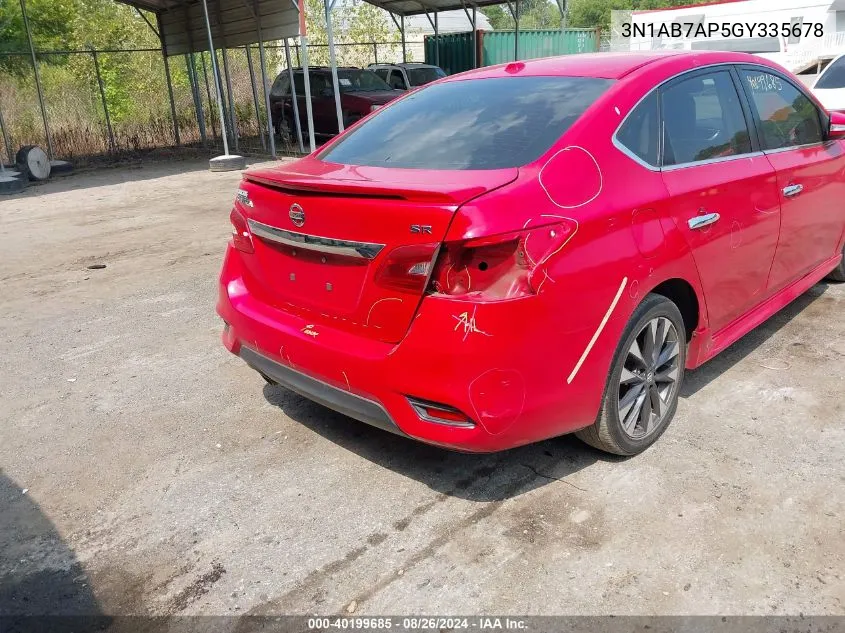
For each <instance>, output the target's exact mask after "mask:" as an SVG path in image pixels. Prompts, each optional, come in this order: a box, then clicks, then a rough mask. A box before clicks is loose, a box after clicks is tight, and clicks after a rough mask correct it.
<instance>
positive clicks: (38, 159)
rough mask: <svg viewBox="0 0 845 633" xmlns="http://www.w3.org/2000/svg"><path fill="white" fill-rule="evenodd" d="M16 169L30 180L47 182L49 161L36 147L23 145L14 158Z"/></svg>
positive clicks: (41, 150)
mask: <svg viewBox="0 0 845 633" xmlns="http://www.w3.org/2000/svg"><path fill="white" fill-rule="evenodd" d="M15 161H16V162H17V164H18V169H19V170H20V171H21V172H22V173H24V174H26V175H27V176H28V177H29V179H30V180H47V179H48V178H49V177H50V159H49V158H47V154H45V153H44V150H43V149H41V148H40V147H38V146H37V145H24V146H23V147H21V148H20V149H19V150H18V153H17V155H16V156H15Z"/></svg>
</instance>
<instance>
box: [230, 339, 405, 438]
mask: <svg viewBox="0 0 845 633" xmlns="http://www.w3.org/2000/svg"><path fill="white" fill-rule="evenodd" d="M238 355H239V356H240V357H241V358H242V359H243V361H244V362H245V363H246V364H247V365H249V366H250V367H252V368H253V369H254V370H255V371H257V372H258V373H259V374H261V375H263V376H266V377H267V378H269V379H270V380H272V381H273V382H275V383H277V384H279V385H281V386H282V387H285V388H286V389H290V390H291V391H295V392H296V393H298V394H299V395H301V396H304V397H306V398H308V399H309V400H313V401H314V402H316V403H318V404H321V405H323V406H324V407H328V408H329V409H333V410H335V411H337V412H338V413H342V414H344V415H348V416H349V417H350V418H354V419H356V420H359V421H361V422H365V423H367V424H370V425H372V426H375V427H378V428H380V429H382V430H384V431H390V432H391V433H396V434H398V435H404V433H402V431H401V430H400V429H399V427H398V426H396V423H395V422H394V421H393V420H392V419H391V417H390V415H389V414H388V413H387V411H385V410H384V407H382V406H381V405H380V404H379V403H378V402H374V401H373V400H368V399H367V398H362V397H361V396H356V395H355V394H354V393H349V392H348V391H343V390H342V389H338V388H337V387H333V386H331V385H329V384H327V383H325V382H323V381H321V380H317V379H316V378H312V377H311V376H307V375H306V374H303V373H302V372H299V371H296V370H295V369H292V368H290V367H285V366H284V365H282V364H281V363H277V362H276V361H274V360H272V359H270V358H267V357H266V356H263V355H262V354H260V353H258V352H256V351H255V350H252V349H250V348H248V347H244V346H241V349H240V352H239V354H238Z"/></svg>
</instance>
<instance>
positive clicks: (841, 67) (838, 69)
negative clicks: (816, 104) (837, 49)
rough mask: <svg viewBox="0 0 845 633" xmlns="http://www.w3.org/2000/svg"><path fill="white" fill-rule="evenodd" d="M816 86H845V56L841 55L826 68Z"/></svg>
mask: <svg viewBox="0 0 845 633" xmlns="http://www.w3.org/2000/svg"><path fill="white" fill-rule="evenodd" d="M815 87H816V88H845V57H840V58H839V59H837V60H835V61H834V62H833V63H832V64H831V65H830V66H828V67H827V68H825V71H824V72H823V73H822V76H821V77H819V80H818V81H817V82H816V86H815Z"/></svg>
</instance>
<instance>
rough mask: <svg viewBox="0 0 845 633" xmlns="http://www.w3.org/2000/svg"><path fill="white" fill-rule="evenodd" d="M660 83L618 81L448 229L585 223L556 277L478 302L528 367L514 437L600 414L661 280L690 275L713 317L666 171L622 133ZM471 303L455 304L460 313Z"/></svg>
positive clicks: (560, 428)
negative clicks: (629, 146) (620, 139)
mask: <svg viewBox="0 0 845 633" xmlns="http://www.w3.org/2000/svg"><path fill="white" fill-rule="evenodd" d="M661 76H662V75H661ZM655 80H656V79H655ZM652 85H653V84H652ZM648 86H649V84H648V83H646V84H645V87H644V86H643V85H642V84H641V83H639V82H638V83H637V84H635V85H627V84H617V85H616V86H614V87H613V88H611V90H610V91H609V92H608V93H606V95H605V96H604V97H603V98H602V99H601V100H600V101H598V102H597V103H596V104H594V106H592V107H591V108H590V109H589V110H588V112H587V113H585V115H584V116H583V117H582V118H581V119H580V120H579V122H578V123H577V124H576V125H575V126H573V127H572V128H571V129H570V130H569V132H568V133H567V134H565V135H564V137H563V138H562V139H561V140H560V141H559V142H558V143H556V144H555V146H554V147H553V148H552V149H551V150H550V151H549V152H547V154H546V155H545V156H544V157H543V158H542V159H540V160H539V161H537V162H536V163H534V164H531V165H528V166H526V167H524V168H521V169H520V176H519V178H518V179H517V181H516V182H514V183H512V184H511V185H508V186H506V187H504V188H502V189H499V190H497V191H494V192H492V193H489V194H486V195H485V196H483V197H482V198H480V199H478V200H477V201H476V202H475V203H469V204H467V205H464V206H463V207H462V208H461V209H460V210H459V212H458V214H457V215H456V217H455V219H454V220H453V223H452V226H451V227H450V231H449V234H448V239H464V238H467V237H473V236H478V235H494V234H496V233H505V232H508V231H515V230H520V229H523V228H525V227H528V228H530V227H534V226H540V225H542V224H548V223H553V222H555V221H559V220H560V219H561V218H567V219H570V220H573V221H575V222H577V225H578V227H577V230H576V232H575V234H574V235H573V236H572V237H571V238H570V240H569V241H568V242H567V243H566V244H565V246H564V247H563V248H562V249H560V251H559V252H557V253H556V254H554V255H553V256H552V257H550V258H549V261H548V267H547V273H548V278H547V279H546V280H545V281H544V282H543V284H542V285H541V287H540V290H539V292H538V294H537V295H536V296H533V297H529V298H526V299H519V300H514V301H513V302H512V303H513V304H514V305H511V306H507V305H506V304H507V303H508V302H491V303H489V304H484V303H481V304H478V305H477V308H476V310H475V313H474V314H475V319H476V322H477V323H478V324H479V327H480V328H482V329H483V330H484V331H485V332H486V333H488V334H489V335H490V337H489V338H488V339H487V340H477V341H476V342H475V343H474V344H476V345H491V346H492V345H495V342H494V339H495V337H496V335H497V334H499V335H502V336H507V338H508V340H509V342H510V346H509V349H508V350H507V351H506V352H504V353H503V356H504V357H505V358H506V362H505V363H504V366H505V368H516V369H518V370H519V371H520V372H521V374H522V375H521V379H522V381H523V382H524V384H525V389H526V398H525V402H526V405H525V410H524V412H523V422H522V423H521V424H520V425H516V426H515V427H514V432H515V433H516V432H519V433H522V434H524V437H519V438H512V439H513V441H514V442H516V443H521V442H525V441H533V440H536V439H541V438H543V437H550V436H555V435H559V434H562V433H568V432H571V431H574V430H577V428H581V427H584V426H588V425H590V424H592V423H593V422H594V421H595V419H596V416H597V414H598V411H599V407H600V403H601V398H602V394H603V391H604V387H605V384H606V382H607V376H608V373H609V370H610V366H611V361H612V359H613V356H614V353H615V351H616V347H617V345H618V343H619V340H620V338H621V336H622V333H623V330H624V328H625V326H626V324H627V322H628V320H629V319H630V317H631V314H632V313H633V312H634V310H635V309H636V307H637V306H638V305H639V304H640V303H641V302H642V300H643V299H644V298H645V296H646V295H647V294H648V293H649V292H650V291H651V290H653V289H654V288H655V287H656V286H658V285H659V284H660V283H662V282H664V281H666V280H669V279H675V278H679V279H683V280H685V281H687V282H688V283H689V284H690V285H691V286H692V287H693V289H694V290H695V292H696V294H697V296H698V299H699V304H700V306H701V312H702V313H701V315H700V320H699V329H702V328H706V322H707V319H706V304H705V301H704V298H703V297H702V296H701V285H700V282H699V278H698V272H697V270H696V267H695V263H694V261H693V259H692V255H691V253H690V251H689V247H688V245H687V243H686V241H685V240H684V239H683V236H682V235H681V234H680V232H679V230H678V228H677V226H676V225H675V223H674V221H673V220H672V216H671V213H670V212H669V211H670V205H671V202H670V201H669V200H668V198H667V193H666V189H665V186H664V185H663V180H662V178H661V176H660V173H659V172H657V171H651V170H649V169H647V168H645V167H643V166H641V165H639V164H638V163H636V162H634V161H633V160H632V159H631V158H629V157H628V156H626V155H624V154H623V153H622V152H621V151H620V150H618V149H617V148H616V147H614V146H613V144H612V141H611V136H612V134H613V132H614V131H615V130H616V128H617V127H618V125H619V124H620V123H621V121H622V120H623V119H624V117H625V115H626V114H627V113H628V111H629V110H630V109H631V108H632V107H633V106H634V105H636V103H637V102H638V101H639V99H640V98H641V97H642V96H643V95H644V94H646V92H647V91H648V89H647V88H648ZM515 201H516V202H515ZM517 304H518V305H517ZM460 307H461V306H459V305H454V306H452V308H453V311H454V313H455V314H459V308H460ZM452 324H454V322H453V323H452ZM460 344H462V342H461V341H455V345H460ZM562 411H565V412H566V413H565V415H564V414H562V413H561V412H562Z"/></svg>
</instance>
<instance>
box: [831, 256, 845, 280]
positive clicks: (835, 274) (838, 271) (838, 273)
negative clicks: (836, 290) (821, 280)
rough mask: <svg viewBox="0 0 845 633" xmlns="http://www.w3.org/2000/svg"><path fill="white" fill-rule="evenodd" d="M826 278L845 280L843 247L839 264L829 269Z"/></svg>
mask: <svg viewBox="0 0 845 633" xmlns="http://www.w3.org/2000/svg"><path fill="white" fill-rule="evenodd" d="M827 279H830V280H831V281H845V248H843V249H842V261H840V262H839V266H837V267H836V268H834V269H833V270H832V271H830V274H829V275H828V276H827Z"/></svg>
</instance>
